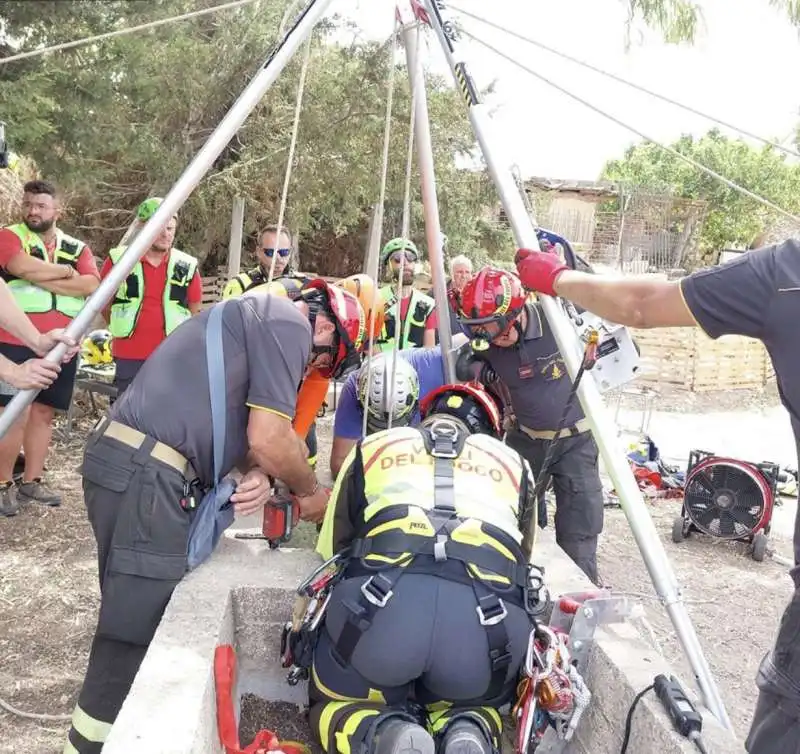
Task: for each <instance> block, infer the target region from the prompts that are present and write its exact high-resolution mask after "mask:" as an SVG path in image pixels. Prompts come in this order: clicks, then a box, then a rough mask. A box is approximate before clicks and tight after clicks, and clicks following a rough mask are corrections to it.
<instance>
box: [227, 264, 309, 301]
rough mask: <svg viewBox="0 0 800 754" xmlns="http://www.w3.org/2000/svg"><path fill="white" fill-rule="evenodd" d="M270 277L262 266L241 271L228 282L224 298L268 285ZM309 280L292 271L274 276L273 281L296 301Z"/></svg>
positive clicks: (235, 296)
mask: <svg viewBox="0 0 800 754" xmlns="http://www.w3.org/2000/svg"><path fill="white" fill-rule="evenodd" d="M268 277H269V276H268V275H267V274H265V273H264V270H262V269H261V268H260V267H256V268H255V269H254V270H248V271H247V272H241V273H239V274H238V275H235V276H234V277H232V278H231V279H230V280H229V281H228V282H227V284H226V285H225V288H224V289H223V291H222V298H223V300H224V299H228V298H237V297H238V296H241V295H242V294H244V293H247V292H248V291H251V290H253V289H254V288H259V287H260V286H262V285H266V282H267V278H268ZM309 280H311V278H307V277H303V276H302V275H295V274H292V273H290V274H288V275H282V276H280V277H276V278H273V280H272V282H273V283H278V284H280V285H281V286H283V288H284V290H285V291H286V295H287V296H288V297H289V298H290V299H292V301H294V300H295V299H297V297H298V296H299V295H300V291H301V289H302V287H303V286H304V285H305V284H306V283H307V282H308V281H309ZM272 290H274V289H272Z"/></svg>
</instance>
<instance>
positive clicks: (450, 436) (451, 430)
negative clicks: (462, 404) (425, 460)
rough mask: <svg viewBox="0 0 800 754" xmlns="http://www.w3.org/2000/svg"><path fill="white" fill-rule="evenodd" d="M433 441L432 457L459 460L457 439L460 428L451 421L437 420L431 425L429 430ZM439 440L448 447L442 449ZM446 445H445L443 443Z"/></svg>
mask: <svg viewBox="0 0 800 754" xmlns="http://www.w3.org/2000/svg"><path fill="white" fill-rule="evenodd" d="M428 431H429V432H430V434H431V439H432V440H433V448H432V449H431V455H432V456H433V457H434V458H458V452H457V451H456V439H458V427H456V425H455V424H453V422H452V421H450V420H449V419H437V420H436V421H434V422H433V424H431V426H430V429H429V430H428ZM439 440H443V441H444V442H446V443H447V447H441V446H440V445H439ZM443 444H444V443H443Z"/></svg>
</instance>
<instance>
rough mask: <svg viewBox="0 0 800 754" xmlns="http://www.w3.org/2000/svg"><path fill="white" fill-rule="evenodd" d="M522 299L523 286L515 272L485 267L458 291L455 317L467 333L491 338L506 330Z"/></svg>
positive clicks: (489, 339)
mask: <svg viewBox="0 0 800 754" xmlns="http://www.w3.org/2000/svg"><path fill="white" fill-rule="evenodd" d="M525 300H526V295H525V289H524V288H523V287H522V283H521V282H520V280H519V278H518V277H517V276H516V275H514V274H512V273H510V272H506V271H505V270H498V269H497V268H496V267H485V268H484V269H482V270H481V271H480V272H479V273H478V274H477V275H476V276H475V277H474V278H473V279H472V280H470V282H469V283H467V284H466V286H464V290H463V291H462V292H461V301H460V311H459V320H460V322H461V324H462V325H464V326H465V327H466V328H467V330H469V331H470V333H472V334H474V335H476V336H478V337H480V338H482V339H484V340H488V341H492V340H494V339H495V338H497V337H498V336H500V335H503V334H504V333H506V332H508V329H509V328H510V327H511V325H512V324H513V323H514V322H515V320H516V319H517V318H518V317H519V315H520V313H521V312H522V309H523V308H524V307H525Z"/></svg>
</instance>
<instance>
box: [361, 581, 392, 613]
mask: <svg viewBox="0 0 800 754" xmlns="http://www.w3.org/2000/svg"><path fill="white" fill-rule="evenodd" d="M378 575H379V576H380V574H378ZM384 580H385V579H384ZM361 594H363V595H364V598H365V599H366V600H367V602H369V603H371V604H373V605H375V607H386V603H387V602H388V601H389V600H390V599H391V598H392V595H393V594H394V592H393V591H392V589H391V586H390V588H389V589H387V590H386V591H385V592H384V591H381V590H380V588H379V587H378V586H377V585H376V583H375V576H370V577H369V578H368V579H367V580H366V581H365V582H364V583H363V584H362V585H361Z"/></svg>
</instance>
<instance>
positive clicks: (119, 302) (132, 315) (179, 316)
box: [108, 246, 197, 338]
mask: <svg viewBox="0 0 800 754" xmlns="http://www.w3.org/2000/svg"><path fill="white" fill-rule="evenodd" d="M125 248H126V247H125V246H117V247H116V248H113V249H111V251H109V252H108V255H109V257H111V261H112V263H113V264H117V262H119V260H120V257H122V255H123V254H124V253H125ZM196 270H197V260H196V259H195V258H194V257H193V256H191V255H190V254H186V253H185V252H183V251H180V250H178V249H172V250H170V252H169V260H168V262H167V284H166V285H165V286H164V302H163V305H164V330H165V332H166V335H169V334H170V333H171V332H172V331H173V330H174V329H175V328H176V327H177V326H178V325H180V324H181V323H182V322H185V321H186V320H187V319H189V318H190V317H191V316H192V313H191V311H189V302H188V299H189V284H190V283H191V282H192V278H193V277H194V274H195V271H196ZM143 300H144V271H143V270H142V263H141V261H140V262H137V263H136V266H135V267H134V268H133V269H132V270H131V272H130V274H129V275H128V277H127V278H126V279H125V282H124V283H122V285H121V286H120V287H119V289H118V290H117V293H116V296H115V297H114V301H113V302H112V304H111V320H110V322H109V323H108V329H109V331H110V332H111V334H112V335H113V336H114V337H115V338H128V337H130V335H131V333H132V332H133V331H134V329H135V328H136V322H137V321H138V319H139V312H140V311H141V310H142V301H143Z"/></svg>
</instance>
